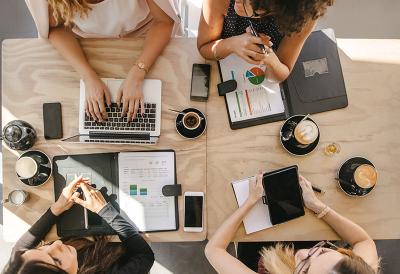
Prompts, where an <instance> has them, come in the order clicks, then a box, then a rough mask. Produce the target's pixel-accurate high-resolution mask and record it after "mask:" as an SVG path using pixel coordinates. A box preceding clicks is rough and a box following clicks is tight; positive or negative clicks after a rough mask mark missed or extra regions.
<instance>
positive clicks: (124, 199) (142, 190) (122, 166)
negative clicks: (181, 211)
mask: <svg viewBox="0 0 400 274" xmlns="http://www.w3.org/2000/svg"><path fill="white" fill-rule="evenodd" d="M118 165H119V202H120V207H121V211H124V213H125V214H126V215H127V216H128V217H129V218H130V219H131V220H132V221H133V222H134V223H135V225H136V226H137V228H138V229H139V230H140V231H143V232H150V231H160V230H174V229H176V211H175V197H166V196H164V195H163V194H162V187H163V186H165V185H172V184H175V158H174V153H173V152H165V151H164V152H161V151H160V152H121V153H119V156H118Z"/></svg>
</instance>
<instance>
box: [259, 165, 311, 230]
mask: <svg viewBox="0 0 400 274" xmlns="http://www.w3.org/2000/svg"><path fill="white" fill-rule="evenodd" d="M263 186H264V190H265V195H266V196H265V200H266V201H265V202H266V203H267V205H268V208H269V214H270V219H271V223H272V224H273V225H276V224H280V223H283V222H287V221H289V220H292V219H295V218H297V217H300V216H303V215H304V202H303V196H302V192H301V187H300V184H299V175H298V172H297V166H290V167H286V168H283V169H279V170H275V171H272V172H268V173H265V174H264V176H263Z"/></svg>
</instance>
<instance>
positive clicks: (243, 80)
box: [219, 54, 285, 122]
mask: <svg viewBox="0 0 400 274" xmlns="http://www.w3.org/2000/svg"><path fill="white" fill-rule="evenodd" d="M219 65H220V68H221V75H222V80H223V81H227V80H230V79H234V80H236V82H237V89H236V90H235V91H233V92H230V93H227V94H226V101H227V105H228V111H229V115H230V118H231V121H232V122H238V121H244V120H248V119H253V118H259V117H265V116H271V115H275V114H280V113H284V112H285V107H284V105H283V100H282V95H281V91H280V87H279V84H278V83H273V82H270V81H269V80H268V79H266V78H265V73H264V70H265V66H257V65H253V64H249V63H247V62H246V61H244V60H243V59H241V58H240V57H238V56H237V55H235V54H231V55H229V56H228V57H226V58H224V59H222V60H219Z"/></svg>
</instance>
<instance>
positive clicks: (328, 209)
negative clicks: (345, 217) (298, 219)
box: [317, 206, 331, 219]
mask: <svg viewBox="0 0 400 274" xmlns="http://www.w3.org/2000/svg"><path fill="white" fill-rule="evenodd" d="M329 211H331V208H330V207H329V206H325V208H324V209H323V210H322V211H321V212H320V213H319V214H318V215H317V218H318V219H321V218H323V217H325V215H326V214H328V212H329Z"/></svg>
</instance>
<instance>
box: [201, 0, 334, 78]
mask: <svg viewBox="0 0 400 274" xmlns="http://www.w3.org/2000/svg"><path fill="white" fill-rule="evenodd" d="M332 4H333V0H218V1H217V0H204V1H203V9H202V15H201V17H200V24H199V32H198V39H197V47H198V49H199V51H200V53H201V55H202V56H204V57H205V58H207V59H211V60H218V59H222V58H225V57H226V56H228V55H230V54H232V53H234V54H236V55H238V56H239V57H241V58H243V59H244V60H245V61H247V62H248V63H251V64H257V65H265V67H266V69H265V73H266V76H267V77H268V79H270V80H275V81H277V82H282V81H284V80H285V79H286V78H287V77H288V76H289V74H290V71H291V70H292V69H293V66H294V64H295V62H296V60H297V57H298V56H299V54H300V51H301V49H302V47H303V44H304V42H305V40H306V39H307V37H308V36H309V35H310V33H311V31H312V30H313V28H314V27H315V24H316V20H317V19H318V18H319V17H320V16H322V15H324V13H325V11H326V9H327V7H328V6H331V5H332ZM250 24H251V25H252V27H253V28H254V29H255V31H256V32H258V33H259V36H260V37H255V36H253V35H252V34H251V29H250ZM260 45H264V49H265V50H264V49H262V47H260Z"/></svg>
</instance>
